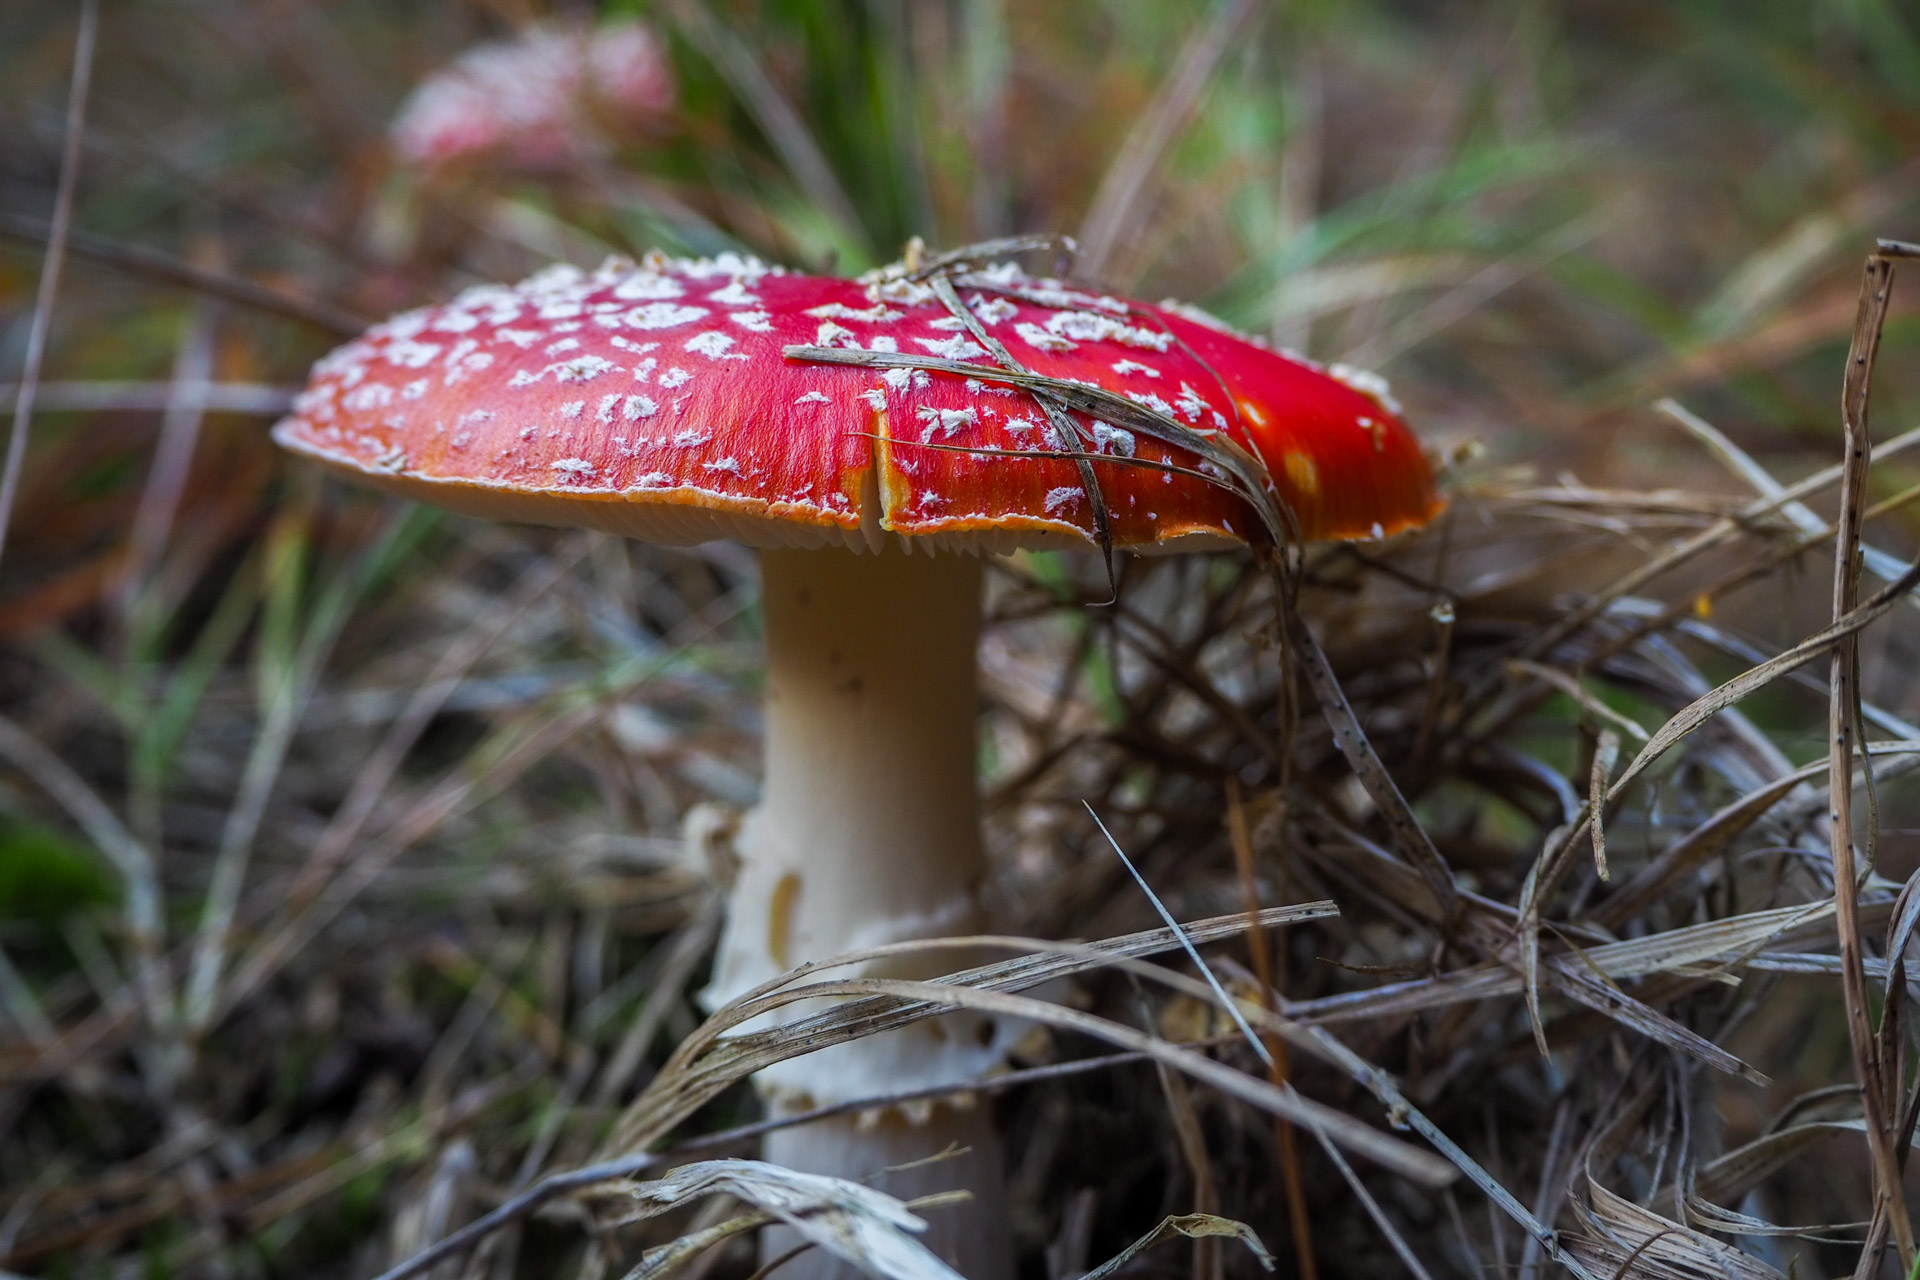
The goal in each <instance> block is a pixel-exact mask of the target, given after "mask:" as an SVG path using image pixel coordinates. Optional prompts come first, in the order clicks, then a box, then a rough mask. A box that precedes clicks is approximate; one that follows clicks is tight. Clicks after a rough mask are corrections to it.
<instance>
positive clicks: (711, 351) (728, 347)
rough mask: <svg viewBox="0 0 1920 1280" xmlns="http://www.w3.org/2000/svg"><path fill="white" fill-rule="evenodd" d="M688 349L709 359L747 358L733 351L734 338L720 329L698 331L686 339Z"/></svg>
mask: <svg viewBox="0 0 1920 1280" xmlns="http://www.w3.org/2000/svg"><path fill="white" fill-rule="evenodd" d="M685 345H686V349H687V350H689V351H691V352H693V353H694V354H695V355H697V356H705V357H706V358H707V359H709V360H745V359H746V357H745V356H743V355H741V354H740V353H739V352H737V351H732V347H733V339H732V338H730V337H728V336H727V335H726V334H724V333H721V332H720V331H719V330H718V329H709V330H707V331H706V332H705V333H696V334H694V335H693V336H692V337H691V338H688V339H687V341H686V344H685Z"/></svg>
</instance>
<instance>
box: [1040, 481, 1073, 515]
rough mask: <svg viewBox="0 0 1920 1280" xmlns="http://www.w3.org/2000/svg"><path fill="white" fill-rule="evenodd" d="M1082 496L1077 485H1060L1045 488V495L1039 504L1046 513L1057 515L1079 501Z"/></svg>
mask: <svg viewBox="0 0 1920 1280" xmlns="http://www.w3.org/2000/svg"><path fill="white" fill-rule="evenodd" d="M1082 496H1084V495H1082V494H1081V492H1080V488H1079V486H1078V485H1071V484H1068V485H1062V486H1060V487H1059V488H1058V489H1049V490H1047V496H1046V498H1045V499H1044V500H1043V501H1042V502H1041V504H1040V505H1041V508H1042V509H1043V510H1045V511H1046V513H1047V514H1048V515H1057V514H1059V513H1060V512H1062V511H1064V510H1066V509H1067V508H1068V507H1070V506H1072V505H1073V504H1074V503H1076V502H1078V501H1080V499H1081V497H1082Z"/></svg>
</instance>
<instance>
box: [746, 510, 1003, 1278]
mask: <svg viewBox="0 0 1920 1280" xmlns="http://www.w3.org/2000/svg"><path fill="white" fill-rule="evenodd" d="M760 563H761V574H762V592H763V599H764V608H765V614H766V631H767V687H766V717H767V724H766V783H765V789H764V791H763V793H762V798H761V802H760V806H759V808H757V809H755V810H754V811H753V812H752V813H751V814H749V815H748V816H747V818H746V821H745V822H744V823H743V825H742V827H741V831H740V836H739V840H738V842H737V849H738V853H739V855H740V867H739V870H738V874H737V877H736V880H735V883H734V887H733V892H732V898H731V900H730V902H729V904H728V921H727V927H726V932H725V936H724V937H723V939H722V942H721V948H720V956H719V961H718V964H717V965H716V970H715V975H714V985H713V988H712V989H711V990H710V991H709V993H708V1000H709V1002H710V1003H717V1002H718V1001H719V1000H724V999H728V998H731V997H733V996H735V995H738V994H740V993H741V992H742V991H744V990H746V989H747V988H748V987H750V986H752V985H754V984H756V983H758V982H761V981H763V980H765V979H767V978H769V977H772V976H774V975H776V974H779V973H782V972H784V971H786V970H788V969H790V968H792V967H793V966H794V965H797V964H800V963H801V962H803V961H807V960H821V959H825V958H827V957H829V956H833V955H837V954H840V953H842V952H846V951H852V950H856V949H859V948H862V947H868V946H874V945H877V944H880V943H886V942H894V941H900V940H904V939H912V938H928V937H939V936H950V935H954V934H965V933H970V932H975V931H976V930H977V929H978V926H979V924H980V917H979V904H978V891H979V888H980V885H981V882H982V880H983V879H984V877H985V875H986V863H985V859H984V857H983V854H982V851H981V845H980V822H979V814H980V808H979V793H978V784H977V779H976V773H975V759H976V738H975V723H974V722H975V714H976V702H977V697H976V688H977V683H976V676H975V644H976V641H977V639H978V636H979V631H980V577H981V574H980V562H979V560H978V559H976V558H974V557H971V556H951V555H950V556H928V557H922V556H908V555H905V554H903V553H902V552H900V551H898V550H896V549H893V548H891V547H890V548H889V549H888V550H887V551H885V552H884V553H882V554H879V555H858V554H854V553H852V552H849V551H844V550H819V551H768V552H764V553H763V554H762V556H761V561H760ZM976 960H977V957H971V956H966V955H963V954H961V953H958V952H954V951H942V952H936V953H932V954H929V955H926V956H916V957H911V958H908V959H907V960H904V961H890V962H888V963H887V964H886V965H885V966H884V967H882V966H869V967H868V968H867V969H865V970H864V972H866V973H869V974H877V973H885V974H888V975H892V976H907V977H926V976H931V975H934V974H938V973H943V972H948V971H951V970H952V969H955V968H958V967H961V966H963V965H965V964H968V963H973V962H975V961H976ZM844 974H845V971H842V972H841V973H840V974H835V975H832V976H843V975H844ZM810 1005H812V1002H807V1003H806V1004H802V1005H797V1006H790V1007H789V1008H790V1012H789V1013H788V1016H789V1017H794V1016H805V1015H806V1014H809V1013H812V1012H814V1011H815V1009H814V1008H812V1007H809V1006H810ZM1009 1034H1010V1031H1009V1029H1008V1028H1006V1027H1004V1026H1001V1025H999V1024H997V1023H995V1022H994V1021H993V1020H992V1019H988V1018H985V1017H981V1016H976V1015H970V1014H965V1013H961V1014H954V1015H950V1016H948V1017H944V1018H941V1019H937V1020H933V1021H929V1022H923V1023H919V1024H917V1025H915V1026H912V1027H908V1028H904V1029H902V1030H900V1031H897V1032H893V1033H889V1034H887V1035H884V1036H875V1037H868V1038H866V1039H862V1040H858V1041H854V1042H852V1043H850V1044H846V1045H842V1046H837V1047H835V1048H832V1049H828V1050H824V1051H821V1052H817V1053H812V1054H808V1055H806V1056H804V1057H801V1058H796V1059H792V1060H789V1061H787V1062H784V1063H781V1064H778V1065H777V1066H775V1067H773V1068H771V1069H769V1070H767V1071H765V1072H762V1073H761V1075H760V1076H759V1077H757V1080H756V1082H757V1083H758V1085H759V1086H760V1088H761V1091H762V1093H763V1094H764V1095H765V1096H766V1097H767V1099H768V1102H769V1106H770V1107H771V1108H772V1109H773V1110H774V1111H775V1112H776V1113H778V1112H783V1111H784V1112H792V1111H797V1110H801V1109H804V1108H807V1107H811V1106H819V1105H826V1104H832V1103H836V1102H845V1101H853V1100H858V1099H861V1098H869V1097H874V1096H878V1095H885V1094H888V1093H894V1092H899V1091H903V1090H909V1089H916V1088H922V1087H930V1086H937V1085H941V1084H947V1083H958V1082H960V1081H963V1080H966V1079H968V1078H970V1077H973V1076H977V1075H978V1074H980V1073H981V1072H983V1071H985V1070H987V1069H989V1068H990V1067H991V1066H992V1065H993V1064H994V1063H995V1062H997V1061H998V1060H999V1057H1000V1055H1001V1053H1002V1052H1003V1050H1004V1048H1005V1040H1006V1038H1007V1036H1008V1035H1009ZM930 1110H932V1111H933V1114H929V1112H930ZM876 1120H877V1121H878V1123H875V1121H876ZM955 1139H959V1140H960V1141H961V1143H962V1145H968V1146H972V1147H973V1148H975V1152H974V1157H973V1158H971V1159H965V1160H950V1161H941V1162H938V1163H936V1164H934V1165H931V1166H928V1167H924V1168H921V1169H918V1170H915V1171H913V1173H912V1174H911V1175H888V1176H885V1177H882V1178H880V1179H879V1180H878V1185H880V1186H882V1187H883V1188H884V1189H886V1190H888V1191H890V1192H892V1193H894V1194H897V1195H901V1196H902V1197H903V1198H911V1197H913V1196H917V1195H924V1194H927V1193H928V1192H931V1191H934V1190H944V1189H950V1188H953V1187H955V1186H959V1185H968V1186H969V1189H970V1190H972V1191H973V1192H974V1199H973V1200H972V1201H971V1202H969V1203H967V1204H963V1205H957V1206H952V1207H946V1208H941V1209H939V1210H934V1211H930V1216H931V1217H936V1218H938V1219H941V1220H940V1221H937V1222H935V1223H934V1231H933V1233H932V1235H933V1237H934V1238H935V1239H936V1240H937V1241H939V1242H944V1244H945V1249H944V1251H945V1252H948V1253H950V1254H954V1255H955V1256H954V1260H955V1261H956V1262H957V1263H958V1265H959V1269H960V1270H961V1272H962V1274H964V1275H966V1276H967V1277H968V1280H1010V1277H1011V1275H1012V1257H1011V1250H1010V1249H1009V1248H1008V1247H1007V1245H1006V1240H1005V1232H1006V1217H1005V1195H1004V1190H1003V1188H1002V1187H1001V1186H1000V1185H999V1183H1000V1178H1001V1173H1000V1168H999V1149H998V1144H997V1142H996V1140H995V1137H994V1134H993V1132H992V1125H991V1121H990V1119H988V1117H987V1111H986V1108H985V1105H984V1102H983V1103H982V1104H980V1106H978V1107H976V1108H974V1109H971V1110H968V1109H964V1108H955V1107H950V1106H942V1107H940V1108H938V1109H937V1110H933V1109H930V1108H928V1107H926V1106H924V1105H922V1106H920V1107H916V1108H909V1109H906V1110H904V1111H901V1110H896V1111H894V1112H891V1113H889V1114H887V1115H884V1116H880V1117H874V1116H868V1117H867V1118H866V1123H865V1124H864V1125H863V1124H862V1123H861V1121H860V1120H859V1119H858V1118H856V1117H851V1116H849V1117H847V1118H845V1119H841V1120H833V1121H823V1122H819V1123H816V1124H811V1125H806V1126H801V1127H797V1128H795V1129H792V1130H789V1131H783V1132H781V1133H780V1134H779V1135H778V1136H777V1138H775V1139H774V1140H773V1141H771V1142H770V1143H769V1145H768V1154H769V1158H772V1159H775V1160H777V1161H778V1162H780V1163H782V1164H787V1165H789V1166H790V1167H793V1168H798V1169H802V1170H804V1171H807V1172H813V1173H831V1174H836V1175H840V1176H845V1177H853V1178H863V1179H864V1178H872V1177H873V1176H874V1175H876V1174H878V1173H880V1172H881V1170H882V1169H883V1168H885V1167H887V1166H892V1165H897V1164H900V1163H903V1162H905V1161H908V1160H913V1159H918V1158H922V1157H925V1156H930V1155H933V1154H935V1153H937V1152H939V1151H941V1150H942V1149H944V1148H945V1147H947V1146H948V1145H949V1143H951V1142H953V1141H954V1140H955ZM983 1180H984V1181H985V1182H987V1183H989V1184H990V1185H982V1182H983ZM816 1257H817V1259H818V1261H813V1262H809V1261H808V1259H809V1258H816ZM833 1266H834V1264H832V1263H831V1260H830V1259H827V1258H826V1257H825V1256H824V1255H822V1254H819V1251H812V1252H811V1253H810V1254H809V1255H806V1256H805V1257H803V1258H802V1259H801V1260H799V1261H797V1262H796V1263H794V1264H790V1265H789V1266H788V1267H787V1268H784V1269H783V1271H782V1275H783V1277H786V1278H788V1280H804V1278H806V1277H811V1278H813V1280H819V1278H820V1277H824V1276H827V1275H830V1274H833ZM796 1268H799V1270H797V1271H796Z"/></svg>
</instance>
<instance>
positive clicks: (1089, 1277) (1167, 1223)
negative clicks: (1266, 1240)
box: [1080, 1213, 1273, 1280]
mask: <svg viewBox="0 0 1920 1280" xmlns="http://www.w3.org/2000/svg"><path fill="white" fill-rule="evenodd" d="M1209 1237H1218V1238H1222V1239H1227V1240H1238V1241H1239V1242H1240V1243H1241V1244H1244V1245H1245V1246H1247V1251H1248V1252H1249V1253H1251V1254H1253V1258H1254V1261H1256V1262H1258V1263H1259V1264H1260V1266H1261V1268H1262V1269H1263V1270H1266V1271H1271V1270H1273V1255H1272V1254H1270V1253H1268V1252H1267V1247H1266V1245H1264V1244H1262V1243H1261V1242H1260V1237H1259V1235H1257V1234H1256V1233H1255V1232H1254V1229H1253V1228H1252V1227H1250V1226H1248V1225H1247V1224H1246V1223H1244V1222H1236V1221H1234V1220H1233V1219H1232V1218H1222V1217H1218V1216H1216V1215H1214V1214H1210V1213H1183V1214H1175V1215H1172V1216H1169V1217H1166V1218H1162V1219H1161V1220H1160V1225H1159V1226H1157V1227H1155V1228H1154V1229H1153V1230H1151V1231H1149V1232H1147V1234H1145V1235H1143V1236H1141V1237H1140V1238H1139V1239H1138V1240H1135V1241H1134V1242H1133V1243H1132V1244H1130V1245H1128V1246H1127V1247H1126V1248H1125V1249H1122V1250H1121V1251H1120V1252H1119V1253H1117V1254H1115V1255H1114V1256H1113V1257H1111V1258H1109V1259H1107V1260H1106V1261H1105V1262H1103V1263H1101V1264H1100V1265H1099V1266H1097V1267H1095V1268H1094V1269H1093V1270H1091V1271H1089V1272H1087V1273H1086V1274H1085V1275H1084V1276H1082V1277H1080V1280H1107V1277H1109V1276H1113V1275H1117V1274H1119V1271H1120V1269H1121V1268H1122V1267H1124V1266H1126V1265H1127V1264H1128V1263H1129V1262H1132V1261H1133V1260H1134V1259H1135V1258H1137V1257H1139V1256H1140V1255H1141V1254H1142V1253H1145V1252H1146V1251H1147V1250H1148V1249H1151V1248H1153V1247H1154V1246H1155V1245H1158V1244H1165V1243H1166V1242H1167V1241H1169V1240H1178V1239H1186V1240H1201V1239H1206V1238H1209Z"/></svg>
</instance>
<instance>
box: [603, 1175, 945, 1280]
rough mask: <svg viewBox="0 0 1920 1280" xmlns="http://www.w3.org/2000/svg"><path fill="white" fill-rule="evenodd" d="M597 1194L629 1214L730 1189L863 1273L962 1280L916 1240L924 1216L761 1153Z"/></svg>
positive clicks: (887, 1279) (662, 1209) (893, 1279)
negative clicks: (622, 1203) (756, 1157)
mask: <svg viewBox="0 0 1920 1280" xmlns="http://www.w3.org/2000/svg"><path fill="white" fill-rule="evenodd" d="M600 1194H601V1195H602V1196H604V1197H619V1198H622V1199H625V1200H628V1201H631V1204H630V1205H629V1206H625V1207H624V1213H623V1216H626V1217H627V1218H628V1219H629V1220H633V1219H637V1218H643V1217H651V1216H653V1215H654V1214H659V1213H666V1212H668V1211H670V1210H673V1209H677V1208H679V1207H681V1206H682V1205H685V1204H686V1203H688V1202H689V1201H692V1200H695V1199H700V1198H703V1197H706V1196H712V1195H726V1196H732V1197H733V1198H734V1199H736V1200H740V1201H743V1202H745V1203H747V1204H750V1205H753V1206H754V1207H756V1208H758V1209H760V1210H762V1211H763V1212H765V1213H767V1214H769V1215H771V1216H773V1217H775V1218H778V1219H779V1220H780V1221H781V1222H784V1223H786V1224H787V1225H788V1226H790V1227H792V1228H793V1229H794V1230H795V1231H796V1232H798V1233H799V1234H800V1235H801V1236H802V1237H803V1238H804V1239H806V1240H807V1241H808V1242H809V1243H810V1244H812V1245H814V1246H816V1247H817V1248H821V1249H825V1250H826V1251H827V1252H829V1253H831V1254H833V1255H834V1256H835V1257H837V1258H842V1259H844V1260H845V1261H847V1262H849V1263H852V1264H853V1265H854V1266H856V1267H858V1268H859V1269H860V1270H862V1271H864V1272H866V1273H867V1274H868V1275H873V1276H879V1277H881V1278H882V1280H959V1277H958V1275H957V1273H956V1272H955V1271H954V1270H953V1268H951V1267H949V1266H948V1265H947V1264H946V1263H944V1262H942V1261H940V1259H938V1258H936V1257H935V1256H934V1255H933V1254H931V1253H929V1252H928V1251H927V1249H926V1247H925V1246H924V1245H922V1244H921V1243H920V1242H919V1241H918V1240H915V1239H914V1236H916V1235H918V1234H919V1233H920V1232H922V1231H924V1230H926V1225H927V1224H926V1223H925V1221H923V1220H922V1219H920V1218H918V1217H916V1216H915V1215H914V1214H913V1213H912V1212H911V1211H910V1210H909V1209H908V1208H907V1206H905V1205H904V1204H902V1203H900V1202H899V1201H898V1200H896V1199H894V1198H893V1197H892V1196H890V1195H887V1194H886V1193H884V1192H881V1191H875V1190H874V1189H873V1188H871V1187H864V1186H861V1185H860V1184H859V1183H857V1182H849V1181H847V1180H846V1179H844V1178H826V1177H821V1176H820V1175H818V1174H810V1173H796V1172H794V1171H793V1170H791V1169H782V1168H781V1167H779V1166H778V1165H771V1164H764V1163H762V1162H761V1161H758V1160H709V1161H705V1162H703V1163H700V1164H690V1165H683V1166H682V1167H680V1168H678V1169H676V1170H674V1171H673V1172H672V1173H670V1174H668V1175H667V1176H666V1177H664V1178H656V1179H652V1180H650V1181H647V1182H634V1183H628V1184H626V1185H625V1186H609V1187H606V1188H604V1189H603V1190H602V1192H601V1193H600Z"/></svg>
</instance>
